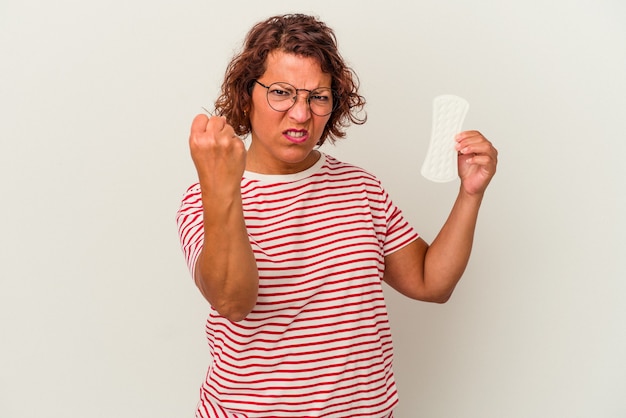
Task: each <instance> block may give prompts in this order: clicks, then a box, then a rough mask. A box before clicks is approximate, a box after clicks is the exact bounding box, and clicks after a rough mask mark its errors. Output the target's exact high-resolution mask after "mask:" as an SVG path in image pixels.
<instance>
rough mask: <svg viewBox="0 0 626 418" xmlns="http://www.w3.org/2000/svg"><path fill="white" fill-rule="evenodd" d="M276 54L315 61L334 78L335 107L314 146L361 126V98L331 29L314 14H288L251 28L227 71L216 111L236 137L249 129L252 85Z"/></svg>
mask: <svg viewBox="0 0 626 418" xmlns="http://www.w3.org/2000/svg"><path fill="white" fill-rule="evenodd" d="M275 50H280V51H284V52H287V53H291V54H296V55H300V56H303V57H307V58H314V59H316V60H317V61H318V62H319V63H320V67H321V69H322V71H323V72H325V73H328V74H330V75H331V77H332V85H331V88H332V90H333V94H334V96H335V97H334V99H335V100H336V101H337V105H336V107H335V109H334V110H333V112H332V113H331V115H330V119H329V120H328V122H327V123H326V126H325V127H324V131H323V132H322V136H321V138H320V140H319V142H318V145H321V144H323V143H324V142H325V141H326V140H327V139H329V140H330V141H331V142H334V141H335V140H336V139H339V138H344V137H345V135H346V133H345V128H347V127H348V126H349V125H350V123H355V124H357V125H362V124H364V123H365V121H366V120H367V115H366V114H365V112H364V111H363V108H364V106H365V98H364V97H363V96H361V95H360V94H359V93H358V89H359V80H358V77H357V75H356V73H355V72H354V71H353V70H352V69H351V68H350V67H348V66H347V65H346V63H345V62H344V60H343V58H342V57H341V55H340V53H339V50H338V48H337V39H336V37H335V33H334V31H333V30H332V29H331V28H329V27H328V26H327V25H326V24H325V23H323V22H321V21H320V20H319V19H317V18H315V17H313V16H307V15H304V14H286V15H280V16H274V17H270V18H269V19H267V20H265V21H263V22H259V23H257V24H256V25H254V26H253V27H252V29H251V30H250V31H249V32H248V34H247V36H246V38H245V40H244V43H243V50H242V51H241V52H239V53H238V54H237V55H235V56H234V57H233V59H232V60H231V61H230V63H229V64H228V67H227V68H226V74H225V77H224V82H223V83H222V91H221V94H220V96H219V97H218V98H217V100H216V101H215V110H216V112H217V113H218V114H220V115H222V116H225V117H226V119H227V120H228V122H229V123H230V124H231V125H232V126H233V128H234V130H235V133H237V135H247V134H249V133H250V131H251V126H250V118H249V116H248V112H247V111H248V110H249V109H250V104H251V100H252V94H251V93H252V87H253V85H254V81H255V80H256V79H258V78H260V77H261V76H262V75H263V74H264V73H265V70H266V60H267V56H268V54H270V53H271V52H272V51H275Z"/></svg>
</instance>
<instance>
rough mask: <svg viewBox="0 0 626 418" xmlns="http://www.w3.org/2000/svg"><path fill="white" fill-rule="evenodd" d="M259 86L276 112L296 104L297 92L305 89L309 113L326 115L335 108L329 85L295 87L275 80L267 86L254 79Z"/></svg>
mask: <svg viewBox="0 0 626 418" xmlns="http://www.w3.org/2000/svg"><path fill="white" fill-rule="evenodd" d="M254 82H255V83H257V84H258V85H259V86H261V87H264V88H265V89H266V90H267V103H268V104H269V105H270V107H271V108H272V109H274V110H275V111H277V112H286V111H288V110H289V109H291V108H292V107H293V105H295V104H296V101H297V100H298V93H300V92H301V91H306V92H307V93H308V96H307V98H306V101H307V103H308V104H309V109H311V113H313V114H315V115H317V116H327V115H330V114H331V113H333V110H335V98H334V95H333V91H332V90H331V89H330V87H319V88H316V89H315V90H307V89H297V88H295V87H294V86H292V85H291V84H289V83H284V82H277V83H272V84H270V85H269V86H266V85H265V84H263V83H261V82H260V81H259V80H254Z"/></svg>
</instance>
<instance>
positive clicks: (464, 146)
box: [456, 131, 498, 195]
mask: <svg viewBox="0 0 626 418" xmlns="http://www.w3.org/2000/svg"><path fill="white" fill-rule="evenodd" d="M456 142H457V144H456V150H457V151H458V152H459V158H458V166H459V177H460V179H461V187H462V188H463V190H465V192H466V193H468V194H471V195H474V194H482V193H484V192H485V189H487V186H488V185H489V182H490V181H491V179H492V178H493V176H494V174H495V173H496V166H497V165H498V150H497V149H495V148H494V146H493V145H492V144H491V142H489V141H488V140H487V138H485V137H484V136H483V135H482V134H481V133H480V132H478V131H465V132H461V133H460V134H458V135H457V136H456Z"/></svg>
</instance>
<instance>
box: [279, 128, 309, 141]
mask: <svg viewBox="0 0 626 418" xmlns="http://www.w3.org/2000/svg"><path fill="white" fill-rule="evenodd" d="M283 135H284V136H285V138H287V139H288V140H289V141H291V142H295V143H296V144H299V143H301V142H304V141H306V140H307V139H308V138H309V133H308V132H307V131H306V130H305V129H297V130H296V129H288V130H286V131H284V132H283Z"/></svg>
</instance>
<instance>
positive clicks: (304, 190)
mask: <svg viewBox="0 0 626 418" xmlns="http://www.w3.org/2000/svg"><path fill="white" fill-rule="evenodd" d="M241 193H242V198H243V210H244V217H245V222H246V227H247V230H248V236H249V238H250V243H251V245H252V249H253V251H254V255H255V257H256V261H257V265H258V272H259V293H258V298H257V303H256V306H255V307H254V308H253V310H252V312H251V313H250V314H249V315H248V316H247V317H246V318H245V319H244V320H242V321H240V322H231V321H229V320H227V319H225V318H224V317H222V316H220V315H219V314H218V313H217V311H215V310H214V309H211V311H210V314H209V317H208V320H207V325H206V333H207V337H208V343H209V349H210V354H211V363H210V366H209V370H208V373H207V377H206V380H205V382H204V383H203V385H202V387H201V391H200V402H199V404H198V410H197V413H196V416H197V417H202V418H206V417H299V418H300V417H367V418H376V417H387V416H390V415H391V413H392V412H391V411H392V409H393V407H394V406H395V405H396V403H397V402H398V396H397V392H396V386H395V380H394V376H393V370H392V359H393V348H392V341H391V331H390V328H389V321H388V317H387V309H386V306H385V301H384V299H383V292H382V285H381V283H382V277H383V272H384V257H385V256H386V255H388V254H390V253H392V252H394V251H396V250H398V249H400V248H402V247H404V246H406V245H407V244H409V243H410V242H412V241H414V240H415V239H416V238H417V233H416V232H415V231H414V230H413V228H412V227H411V226H410V225H409V224H408V223H407V221H406V220H405V219H404V218H403V216H402V214H401V212H400V210H399V209H398V208H397V207H396V206H394V204H393V203H392V202H391V200H390V198H389V196H388V195H387V193H386V192H385V190H384V189H383V188H382V186H381V184H380V182H379V181H378V180H377V179H376V178H375V177H374V176H372V175H371V174H369V173H367V172H366V171H364V170H362V169H360V168H358V167H355V166H353V165H350V164H346V163H342V162H339V161H338V160H336V159H334V158H333V157H330V156H328V155H325V154H322V156H321V158H320V159H319V161H318V162H317V163H316V164H315V165H314V166H312V167H311V168H309V169H307V170H305V171H303V172H300V173H296V174H291V175H261V174H256V173H250V172H245V174H244V177H243V179H242V181H241ZM177 222H178V230H179V235H180V239H181V244H182V248H183V252H184V255H185V258H186V260H187V264H188V266H189V269H190V271H191V273H192V276H193V272H194V269H195V262H196V260H197V258H198V255H199V253H200V250H201V248H202V245H203V225H202V201H201V194H200V187H199V185H197V184H196V185H194V186H192V187H190V188H189V189H188V190H187V192H186V193H185V195H184V197H183V201H182V204H181V207H180V210H179V212H178V214H177Z"/></svg>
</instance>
